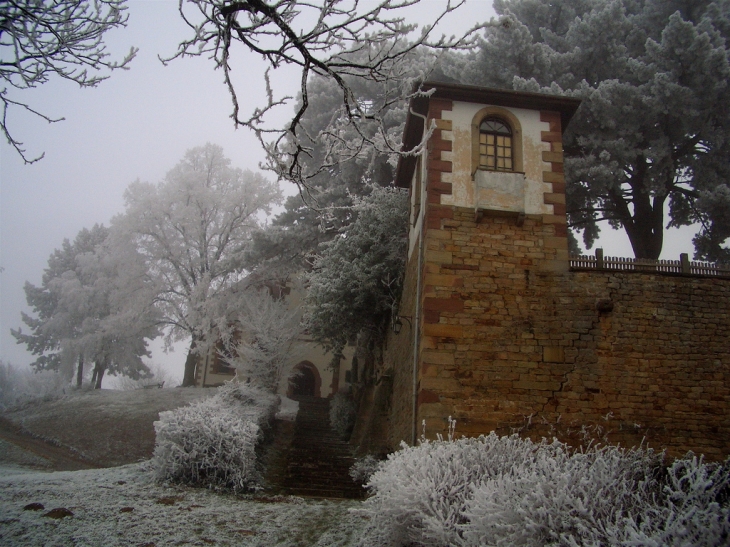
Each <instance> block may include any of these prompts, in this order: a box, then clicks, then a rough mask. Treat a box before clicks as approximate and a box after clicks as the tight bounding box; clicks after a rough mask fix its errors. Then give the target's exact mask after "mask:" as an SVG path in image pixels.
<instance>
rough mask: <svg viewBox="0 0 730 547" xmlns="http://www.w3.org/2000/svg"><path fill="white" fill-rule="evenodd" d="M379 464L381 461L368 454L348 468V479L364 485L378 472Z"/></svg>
mask: <svg viewBox="0 0 730 547" xmlns="http://www.w3.org/2000/svg"><path fill="white" fill-rule="evenodd" d="M380 463H381V460H379V459H378V458H376V457H375V456H373V455H371V454H368V455H367V456H365V457H364V458H359V459H357V460H356V461H355V463H354V464H353V466H352V467H351V468H350V477H352V480H353V481H355V482H360V483H366V482H368V481H369V480H370V477H372V476H373V474H374V473H375V472H376V471H377V470H378V468H379V467H380Z"/></svg>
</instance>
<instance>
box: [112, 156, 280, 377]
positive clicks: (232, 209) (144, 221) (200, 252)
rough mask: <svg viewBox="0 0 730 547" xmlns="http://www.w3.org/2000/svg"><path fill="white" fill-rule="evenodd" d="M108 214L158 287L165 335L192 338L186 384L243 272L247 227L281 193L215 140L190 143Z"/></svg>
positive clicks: (253, 227)
mask: <svg viewBox="0 0 730 547" xmlns="http://www.w3.org/2000/svg"><path fill="white" fill-rule="evenodd" d="M124 198H125V201H126V211H125V212H124V214H122V215H119V216H118V217H116V218H115V219H114V220H113V221H112V224H113V229H114V232H115V237H116V239H117V241H120V242H124V241H131V242H133V245H134V246H135V248H136V249H137V251H138V252H139V253H140V254H141V256H142V257H143V260H144V262H145V265H146V270H147V272H148V275H149V276H150V277H151V278H152V279H153V280H154V281H155V283H156V284H157V287H158V292H157V295H156V298H155V302H156V308H157V310H158V312H159V313H160V314H161V323H162V324H163V325H164V326H165V327H166V329H167V340H168V341H173V340H180V339H184V338H187V337H190V338H191V347H190V352H189V354H188V359H187V361H186V364H185V376H184V378H183V385H193V384H194V381H195V378H194V372H195V363H196V358H197V354H198V351H203V350H205V349H206V348H205V347H204V346H205V343H206V340H207V338H208V337H209V335H210V333H212V332H213V331H214V329H215V325H216V321H217V320H218V317H217V314H219V313H220V310H221V309H223V308H224V306H222V304H223V302H222V300H225V298H226V296H227V295H229V294H230V293H229V290H230V289H231V288H232V287H235V286H237V285H238V284H239V283H240V282H241V281H242V280H243V279H244V277H245V276H246V274H247V272H246V271H245V270H244V258H245V255H246V253H247V251H248V250H249V247H250V242H251V235H252V233H253V232H254V231H255V230H257V229H260V228H261V226H262V225H263V222H264V218H263V216H264V214H268V213H269V212H270V211H271V207H272V205H274V204H276V203H279V202H280V200H281V192H280V190H279V187H278V185H277V184H276V183H272V182H270V181H268V180H267V179H266V178H264V177H263V176H262V175H260V174H256V173H253V172H251V171H244V170H241V169H238V168H234V167H232V166H231V162H230V160H229V159H228V158H226V157H225V156H224V155H223V149H222V148H221V147H220V146H217V145H213V144H206V145H205V146H201V147H197V148H193V149H191V150H188V151H187V152H186V153H185V157H184V158H183V159H182V160H181V161H180V162H179V163H178V164H177V165H176V166H175V167H174V168H173V169H171V170H170V171H169V172H168V173H167V175H166V176H165V179H164V180H163V181H162V182H160V183H159V184H157V185H154V184H150V183H143V182H139V181H137V182H135V183H132V184H131V185H130V186H129V188H128V189H127V191H126V192H125V194H124Z"/></svg>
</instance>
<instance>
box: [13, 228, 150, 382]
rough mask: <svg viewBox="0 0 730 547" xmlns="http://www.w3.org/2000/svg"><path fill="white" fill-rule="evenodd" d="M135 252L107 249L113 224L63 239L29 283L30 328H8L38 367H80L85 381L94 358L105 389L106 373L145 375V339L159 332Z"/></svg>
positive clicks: (80, 376)
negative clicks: (39, 281)
mask: <svg viewBox="0 0 730 547" xmlns="http://www.w3.org/2000/svg"><path fill="white" fill-rule="evenodd" d="M141 266H142V265H141V263H140V261H139V260H138V257H137V256H136V255H135V254H134V252H133V251H131V250H130V249H128V248H127V252H126V253H122V252H120V249H119V248H117V249H115V250H114V251H112V250H111V249H110V247H109V229H108V228H106V227H104V226H100V225H95V226H94V227H93V228H92V229H91V230H87V229H84V230H81V232H79V234H78V235H77V236H76V238H75V239H74V241H73V243H71V242H70V241H69V240H65V241H64V242H63V245H62V247H61V249H57V250H56V251H54V252H53V254H52V255H51V256H50V258H49V259H48V268H47V269H46V270H45V272H44V275H43V282H42V285H41V286H40V287H36V286H34V285H32V284H31V283H26V285H25V292H26V299H27V302H28V305H30V306H31V307H32V308H33V311H34V313H35V317H32V316H30V315H27V314H23V322H24V323H25V324H26V325H27V326H28V327H30V330H31V332H30V334H25V333H23V332H22V330H21V329H18V330H17V331H16V330H11V332H12V334H13V336H14V337H15V338H16V339H17V341H18V343H23V344H26V346H27V347H28V350H29V351H30V352H31V353H33V354H34V355H37V356H38V358H37V359H36V361H35V362H33V363H32V364H31V366H32V367H33V368H34V369H35V370H36V371H40V370H55V371H59V372H62V373H65V374H69V373H70V372H71V369H72V368H73V367H74V366H75V367H77V375H76V381H77V385H78V386H80V385H81V382H82V380H83V376H84V364H85V363H93V365H94V369H93V378H92V383H93V384H94V386H95V387H96V388H100V387H101V384H102V379H103V377H104V374H105V373H107V372H109V373H111V374H123V375H126V376H129V377H130V378H133V379H137V378H139V377H140V376H144V375H146V374H148V372H149V371H148V369H147V366H146V365H145V364H144V363H143V362H142V359H141V358H142V357H143V356H148V355H149V354H148V351H147V343H146V341H145V340H146V339H152V338H154V337H156V336H157V329H156V327H155V322H156V318H155V316H154V313H153V310H152V302H153V300H152V296H153V293H152V291H151V286H150V283H149V281H148V280H147V278H146V276H145V272H144V271H143V270H142V269H141Z"/></svg>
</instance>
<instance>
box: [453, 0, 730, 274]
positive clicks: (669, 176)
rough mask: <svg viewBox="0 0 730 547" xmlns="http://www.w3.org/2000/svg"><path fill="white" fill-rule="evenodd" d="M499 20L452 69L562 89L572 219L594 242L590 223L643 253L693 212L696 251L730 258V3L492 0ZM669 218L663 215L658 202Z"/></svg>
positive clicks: (467, 78) (508, 84)
mask: <svg viewBox="0 0 730 547" xmlns="http://www.w3.org/2000/svg"><path fill="white" fill-rule="evenodd" d="M494 7H495V10H496V12H497V13H498V14H499V15H500V16H502V17H503V19H502V21H503V24H501V25H499V26H491V27H488V28H487V31H486V35H485V38H484V40H483V41H482V44H481V47H480V49H479V51H478V52H477V53H475V54H473V55H471V56H470V57H461V58H459V57H455V58H454V59H453V62H451V63H449V64H448V65H446V66H447V67H448V71H449V72H450V74H452V75H453V76H455V77H457V78H458V79H459V80H461V81H462V82H464V83H469V84H475V85H485V86H492V87H502V88H514V89H518V90H528V91H541V92H547V93H557V94H563V93H564V94H568V95H572V96H576V97H580V98H581V99H582V100H583V104H582V105H581V107H580V109H579V110H578V112H577V114H576V116H575V117H574V119H573V121H572V122H571V124H570V126H569V128H568V131H567V132H566V134H565V136H564V147H565V152H566V163H565V170H566V180H567V183H568V187H567V198H568V219H569V223H570V225H571V227H573V229H575V230H579V231H580V230H582V231H583V238H584V241H585V243H586V245H587V246H588V247H589V248H590V247H591V246H592V244H593V242H594V241H595V238H596V237H597V235H598V232H599V228H598V225H597V222H598V221H600V220H608V221H609V223H610V225H611V226H612V227H614V228H622V229H623V230H625V231H626V234H627V235H628V237H629V240H630V241H631V245H632V247H633V250H634V254H635V255H636V257H638V258H657V257H658V256H659V254H660V253H661V250H662V244H663V236H664V229H665V227H668V226H682V225H689V224H693V223H699V225H700V231H699V233H698V235H697V237H696V238H695V248H696V257H697V258H702V259H711V260H721V259H727V258H730V253H729V252H728V249H727V247H723V245H724V242H725V241H726V239H727V238H728V237H729V236H730V186H728V183H727V181H728V178H729V177H730V88H729V87H728V85H727V82H728V81H730V59H729V58H728V42H727V41H728V39H729V38H730V2H728V1H727V0H699V1H692V2H686V1H683V0H612V1H610V2H606V1H605V0H557V1H556V0H496V1H495V3H494ZM667 206H668V208H669V219H668V220H667V219H665V208H666V207H667Z"/></svg>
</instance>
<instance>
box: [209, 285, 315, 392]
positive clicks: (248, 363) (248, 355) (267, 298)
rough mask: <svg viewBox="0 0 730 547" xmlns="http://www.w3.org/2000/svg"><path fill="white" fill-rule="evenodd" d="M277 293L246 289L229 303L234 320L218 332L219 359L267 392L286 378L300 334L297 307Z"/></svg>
mask: <svg viewBox="0 0 730 547" xmlns="http://www.w3.org/2000/svg"><path fill="white" fill-rule="evenodd" d="M280 292H281V291H277V290H274V291H271V290H269V289H268V288H256V287H249V288H247V289H246V290H245V291H243V292H242V293H241V294H240V296H239V298H232V299H231V300H230V303H229V309H231V311H232V313H231V318H232V319H233V320H232V321H228V322H227V327H228V328H227V329H225V330H224V329H221V331H222V334H223V335H222V336H221V342H222V345H223V352H222V353H223V355H222V357H223V358H224V359H225V360H226V361H227V362H228V364H229V365H231V366H234V367H236V370H237V371H238V375H239V377H240V378H245V379H247V380H250V381H251V382H252V383H253V384H254V385H256V386H258V387H259V388H261V389H263V390H265V391H268V392H270V393H276V392H277V390H278V389H279V387H280V386H281V383H282V381H283V380H284V379H285V378H286V373H287V370H286V368H287V365H289V364H290V362H291V359H292V356H293V355H294V353H295V351H296V349H297V345H296V344H297V339H298V338H299V335H300V334H301V332H302V327H301V313H300V309H299V306H293V305H290V303H289V302H287V300H286V299H285V297H284V295H283V294H277V293H280Z"/></svg>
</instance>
